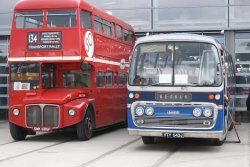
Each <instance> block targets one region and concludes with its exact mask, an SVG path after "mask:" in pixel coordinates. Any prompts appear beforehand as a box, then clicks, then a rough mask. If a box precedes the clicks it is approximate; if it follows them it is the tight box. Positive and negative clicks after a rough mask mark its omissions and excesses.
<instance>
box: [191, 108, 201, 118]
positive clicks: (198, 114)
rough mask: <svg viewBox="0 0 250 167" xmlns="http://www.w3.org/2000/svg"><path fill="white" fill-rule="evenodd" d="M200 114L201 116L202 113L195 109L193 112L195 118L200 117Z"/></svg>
mask: <svg viewBox="0 0 250 167" xmlns="http://www.w3.org/2000/svg"><path fill="white" fill-rule="evenodd" d="M201 114H202V111H201V109H200V108H195V109H194V110H193V115H194V116H195V117H200V116H201Z"/></svg>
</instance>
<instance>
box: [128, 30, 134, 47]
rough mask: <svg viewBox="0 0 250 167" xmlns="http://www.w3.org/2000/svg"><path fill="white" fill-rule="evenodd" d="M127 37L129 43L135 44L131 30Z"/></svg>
mask: <svg viewBox="0 0 250 167" xmlns="http://www.w3.org/2000/svg"><path fill="white" fill-rule="evenodd" d="M129 37H130V43H131V44H133V45H134V44H135V37H134V34H133V33H132V32H129Z"/></svg>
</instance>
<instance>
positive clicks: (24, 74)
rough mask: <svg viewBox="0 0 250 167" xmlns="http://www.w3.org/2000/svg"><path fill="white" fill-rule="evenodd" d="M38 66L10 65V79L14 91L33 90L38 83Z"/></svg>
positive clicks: (33, 64) (26, 64) (31, 64)
mask: <svg viewBox="0 0 250 167" xmlns="http://www.w3.org/2000/svg"><path fill="white" fill-rule="evenodd" d="M39 71H40V65H39V64H38V63H12V64H11V65H10V79H11V82H12V83H13V88H14V90H33V89H36V86H37V85H38V83H39V76H40V72H39Z"/></svg>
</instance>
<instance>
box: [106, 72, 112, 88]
mask: <svg viewBox="0 0 250 167" xmlns="http://www.w3.org/2000/svg"><path fill="white" fill-rule="evenodd" d="M106 87H112V72H110V71H108V72H106Z"/></svg>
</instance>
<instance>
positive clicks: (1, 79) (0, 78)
mask: <svg viewBox="0 0 250 167" xmlns="http://www.w3.org/2000/svg"><path fill="white" fill-rule="evenodd" d="M0 84H8V78H7V77H5V76H0ZM0 94H1V93H0Z"/></svg>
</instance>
